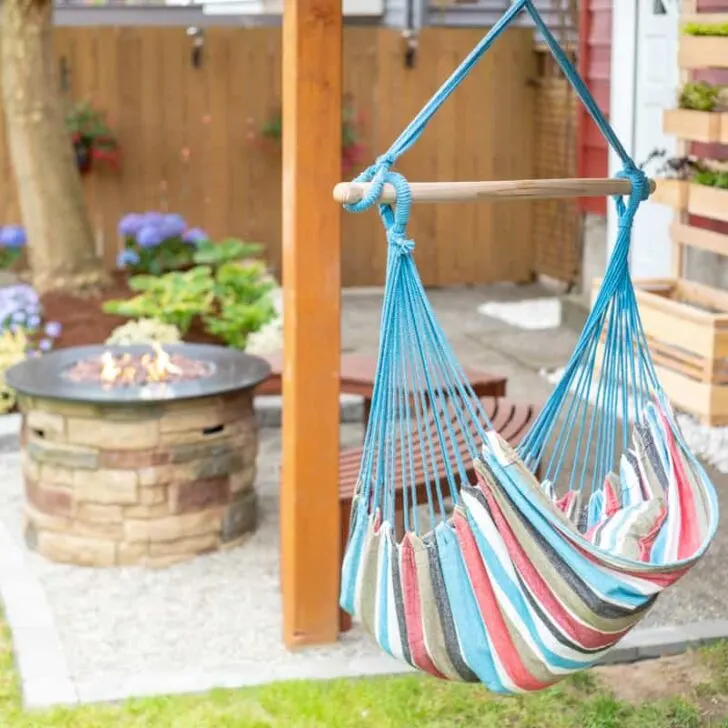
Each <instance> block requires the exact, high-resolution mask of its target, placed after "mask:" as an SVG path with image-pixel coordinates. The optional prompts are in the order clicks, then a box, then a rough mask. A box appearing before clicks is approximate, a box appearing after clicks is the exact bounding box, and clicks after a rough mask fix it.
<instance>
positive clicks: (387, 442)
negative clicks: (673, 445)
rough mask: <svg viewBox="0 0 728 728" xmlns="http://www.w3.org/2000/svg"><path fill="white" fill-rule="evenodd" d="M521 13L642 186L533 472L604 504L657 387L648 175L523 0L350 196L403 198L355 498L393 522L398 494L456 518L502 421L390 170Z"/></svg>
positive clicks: (528, 459)
mask: <svg viewBox="0 0 728 728" xmlns="http://www.w3.org/2000/svg"><path fill="white" fill-rule="evenodd" d="M522 10H525V11H526V12H528V13H529V15H530V16H531V17H532V18H533V20H534V22H535V24H536V27H537V28H538V29H539V31H540V32H541V34H542V36H543V38H544V39H545V41H546V44H547V45H548V47H549V49H550V50H551V52H552V53H553V56H554V58H555V59H556V62H557V63H558V65H559V66H560V67H561V69H562V70H563V72H564V74H565V76H566V78H567V79H568V80H569V82H570V83H571V84H572V86H573V87H574V89H575V92H576V94H577V95H578V96H579V98H580V99H581V101H582V102H583V103H584V105H585V107H586V108H587V110H588V112H589V114H590V115H591V116H592V118H593V119H594V121H595V123H596V124H597V126H598V128H599V129H600V131H601V133H602V134H603V135H604V137H605V139H606V140H607V142H608V143H609V145H610V146H611V147H612V148H613V149H614V150H615V152H616V153H617V154H618V155H619V157H620V158H621V160H622V163H623V170H622V171H621V172H620V173H619V174H618V175H617V176H618V177H621V178H624V179H627V180H629V182H630V185H631V192H630V194H629V196H628V197H627V198H626V199H625V198H621V197H618V198H615V201H614V202H615V205H616V210H617V217H618V234H617V241H616V244H615V246H614V249H613V252H612V255H611V256H610V260H609V262H608V264H607V270H606V272H605V274H604V279H603V282H602V286H601V289H600V291H599V293H598V295H597V297H596V300H595V302H594V305H593V307H592V310H591V312H590V313H589V316H588V317H587V320H586V323H585V325H584V329H583V331H582V333H581V335H580V336H579V339H578V341H577V344H576V346H575V348H574V352H573V354H572V356H571V358H570V359H569V362H568V363H567V365H566V367H565V370H564V374H563V376H562V378H561V380H560V381H559V383H558V384H557V385H556V387H555V388H554V391H553V393H552V395H551V397H550V398H549V400H548V401H547V403H546V404H545V406H544V407H543V409H542V411H541V413H540V415H539V416H538V418H537V419H536V421H535V422H534V424H533V426H532V427H531V429H530V431H529V432H528V434H527V436H526V437H525V438H524V440H523V442H522V443H521V446H520V448H519V454H520V455H521V457H522V458H523V460H524V462H525V463H526V464H527V466H528V467H530V468H532V469H534V468H536V467H537V466H539V465H540V464H542V463H544V464H545V466H546V467H545V475H546V479H547V480H548V481H549V482H550V483H553V484H555V485H556V484H558V483H563V484H568V488H569V489H570V490H572V491H576V492H579V493H581V492H584V491H586V490H587V488H589V489H590V490H591V491H592V492H593V493H594V494H596V495H595V497H594V499H592V500H591V501H590V505H589V508H590V509H591V510H594V509H595V508H596V507H597V505H598V503H599V498H600V497H601V496H599V493H600V492H601V488H602V485H603V483H604V479H605V477H606V475H607V473H608V472H610V470H612V469H614V468H615V467H616V463H617V460H618V453H617V446H618V444H619V445H621V448H622V450H624V449H625V448H627V447H628V445H629V432H628V427H629V423H630V421H631V420H635V421H639V420H640V418H641V411H642V407H643V405H644V404H645V402H646V401H647V399H648V398H649V397H650V396H651V394H652V390H657V389H658V384H657V378H656V376H655V372H654V367H653V365H652V362H651V359H650V356H649V352H648V350H647V342H646V339H645V335H644V331H643V329H642V325H641V323H640V320H639V312H638V308H637V300H636V295H635V292H634V288H633V286H632V282H631V279H630V276H629V249H630V242H631V241H630V238H631V232H632V225H633V221H634V216H635V214H636V212H637V209H638V208H639V205H640V204H641V202H642V201H643V200H645V199H646V198H647V197H648V195H649V188H648V182H647V178H646V177H645V175H644V174H643V173H642V172H641V171H640V170H639V169H637V167H636V166H635V164H634V162H633V161H632V159H631V158H630V157H629V155H628V154H627V152H626V151H625V150H624V148H623V146H622V145H621V143H620V142H619V140H618V139H617V137H616V135H615V134H614V131H613V130H612V129H611V127H610V126H609V123H608V122H607V120H606V118H605V117H604V115H603V114H602V112H601V111H600V110H599V107H598V105H597V104H596V102H595V101H594V99H593V97H592V96H591V94H590V92H589V90H588V89H587V87H586V85H585V84H584V82H583V81H582V80H581V78H580V77H579V74H578V73H577V71H576V69H575V68H574V66H573V65H572V63H571V61H570V60H569V58H568V56H567V55H566V54H565V53H564V51H563V50H562V49H561V48H560V47H559V45H558V43H557V42H556V40H555V39H554V37H553V35H552V34H551V33H550V32H549V30H548V28H547V27H546V25H545V24H544V22H543V20H542V19H541V17H540V15H539V14H538V12H537V11H536V9H535V7H534V6H533V2H532V0H516V2H514V3H513V5H512V6H511V7H510V8H509V10H508V11H507V12H506V13H505V14H504V16H503V17H502V18H501V19H500V20H499V21H498V23H496V25H495V26H493V28H492V29H491V30H490V31H489V32H488V34H487V35H486V36H485V37H484V38H483V39H482V40H481V41H480V43H478V45H477V46H476V47H475V48H474V49H473V51H472V52H471V53H470V54H469V55H468V57H467V58H466V59H465V60H464V61H463V63H462V64H461V65H460V66H459V67H458V68H457V69H456V70H455V72H454V73H453V74H452V75H451V76H450V78H449V79H448V80H447V81H446V82H445V83H444V84H443V86H442V87H441V88H440V89H439V91H438V92H437V93H436V94H435V95H434V96H433V98H432V99H431V100H430V101H429V102H428V103H427V104H426V105H425V106H424V107H423V109H422V110H421V111H420V113H419V114H418V115H417V116H416V117H415V118H414V120H413V121H412V122H411V123H410V124H409V125H408V126H407V128H406V129H405V130H404V131H403V132H402V134H400V136H399V137H398V138H397V140H396V141H395V142H394V144H393V145H392V146H391V147H390V149H389V150H388V151H387V152H386V153H385V154H383V155H382V156H380V157H379V158H378V159H377V160H376V161H375V163H374V164H373V165H371V166H370V167H369V168H368V169H366V170H365V171H364V172H362V174H360V175H359V176H358V177H357V178H356V180H355V181H356V182H369V183H371V186H370V188H369V190H368V192H367V194H366V196H365V197H364V199H362V200H361V201H360V202H358V203H356V204H353V205H346V206H345V208H346V209H347V210H350V211H352V212H361V211H363V210H367V209H369V208H371V207H372V206H373V205H374V204H376V203H377V200H378V199H379V197H380V195H381V192H382V189H383V187H384V185H385V184H390V185H392V186H393V187H394V189H395V192H396V205H392V204H379V205H378V208H379V214H380V217H381V219H382V223H383V225H384V228H385V231H386V237H387V242H388V255H387V277H386V283H385V291H384V302H383V305H382V318H381V328H380V344H379V355H378V359H377V369H376V377H375V386H374V393H373V396H372V407H371V412H370V415H369V422H368V424H367V432H366V436H365V441H364V451H363V456H362V462H361V468H360V473H359V485H358V489H359V495H360V498H359V499H357V503H359V504H361V507H363V508H365V509H366V511H367V512H368V513H377V512H378V513H380V514H381V516H382V518H383V520H384V521H387V522H389V523H390V524H394V522H395V507H396V501H397V498H396V496H397V493H398V492H401V505H402V507H403V510H404V527H405V529H406V530H408V531H410V530H411V531H414V532H417V533H420V532H421V531H422V530H423V529H424V526H423V527H422V528H421V527H420V520H421V518H422V517H423V516H424V515H426V519H425V520H426V521H427V522H428V523H427V527H428V528H434V527H435V526H436V524H437V522H438V521H443V520H446V518H447V512H448V511H447V504H446V500H447V499H448V498H451V499H452V501H453V503H455V504H458V503H459V490H460V486H461V485H462V484H463V483H464V482H465V481H466V480H467V478H468V468H469V466H470V463H471V461H472V460H473V459H475V458H477V457H478V456H479V454H480V448H481V447H482V446H483V443H484V441H485V440H486V436H487V432H488V430H490V429H492V428H493V424H492V422H491V421H490V419H489V417H488V414H487V413H486V411H485V409H484V406H483V404H482V402H481V401H480V400H479V399H478V398H477V397H476V396H475V393H474V392H473V389H472V387H471V386H470V384H469V381H468V378H467V376H466V375H465V372H464V371H463V369H462V367H461V365H460V364H459V363H458V361H457V358H456V357H455V354H454V352H453V350H452V347H451V346H450V344H449V343H448V341H447V337H446V336H445V333H444V331H443V330H442V327H441V326H440V324H439V322H438V320H437V316H436V315H435V312H434V310H433V308H432V306H431V304H430V302H429V300H428V298H427V294H426V292H425V289H424V286H423V284H422V281H421V279H420V277H419V273H418V271H417V267H416V265H415V262H414V259H413V251H414V242H413V241H412V240H410V239H409V238H408V237H407V223H408V221H409V215H410V209H411V193H410V188H409V184H408V182H407V180H406V179H405V178H404V177H403V176H402V175H401V174H398V173H396V172H393V171H392V167H393V166H394V165H395V163H396V161H397V159H398V158H399V157H400V155H401V154H403V153H404V152H406V151H407V150H408V149H409V148H410V147H411V146H412V145H413V144H414V143H415V142H416V141H417V139H418V138H419V137H420V136H421V134H422V132H423V131H424V129H425V128H426V126H427V124H428V123H429V121H430V120H431V119H432V117H433V116H434V114H435V113H436V112H437V110H438V109H439V108H440V107H441V106H442V104H443V103H444V102H445V101H446V100H447V99H448V98H449V96H450V95H451V94H452V93H453V91H454V90H455V89H456V88H457V87H458V86H459V84H460V83H461V82H462V80H463V79H464V78H465V77H466V76H467V75H468V73H469V72H470V70H471V69H472V68H473V67H474V65H475V64H476V63H477V62H478V61H479V59H480V58H481V57H482V56H483V54H484V53H485V52H486V51H487V50H488V48H490V46H491V45H492V44H493V42H494V41H495V40H496V39H497V38H498V36H499V35H500V34H501V33H502V32H503V31H504V30H505V29H506V28H507V27H508V25H509V24H510V23H511V22H512V21H513V19H514V18H515V17H516V16H517V15H518V13H520V12H521V11H522ZM630 395H631V398H630ZM630 412H631V414H630ZM620 428H621V430H622V433H621V435H622V436H621V438H620V437H618V435H619V430H620ZM418 487H419V488H420V489H422V490H424V498H423V499H422V500H423V501H424V502H423V503H422V505H424V506H425V508H424V510H425V513H423V512H422V511H421V510H420V509H419V506H420V505H421V504H420V500H421V498H420V495H421V494H420V493H418Z"/></svg>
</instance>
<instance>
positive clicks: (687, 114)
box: [662, 109, 728, 144]
mask: <svg viewBox="0 0 728 728" xmlns="http://www.w3.org/2000/svg"><path fill="white" fill-rule="evenodd" d="M723 117H728V114H722V113H718V112H715V111H693V110H691V109H665V111H664V112H663V115H662V128H663V130H664V131H665V133H666V134H672V135H674V136H676V137H679V138H680V139H690V140H692V141H696V142H706V143H708V144H712V143H715V142H719V141H720V139H721V130H722V126H723V124H724V123H725V124H726V126H728V121H725V122H724V120H723Z"/></svg>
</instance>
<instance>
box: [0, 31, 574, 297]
mask: <svg viewBox="0 0 728 728" xmlns="http://www.w3.org/2000/svg"><path fill="white" fill-rule="evenodd" d="M482 33H483V31H482V30H481V29H444V28H426V29H425V30H424V31H423V33H422V35H421V38H420V43H419V48H418V51H417V54H416V58H415V64H414V67H413V68H407V67H406V66H405V60H404V59H405V56H404V51H405V46H404V43H403V42H402V38H401V36H400V34H399V33H398V32H397V31H396V30H391V29H383V28H375V27H366V28H363V27H351V28H347V29H346V30H345V34H344V36H345V41H344V93H345V94H347V95H348V96H349V97H350V98H351V101H352V105H353V106H354V108H355V109H356V110H357V111H359V112H361V114H362V115H363V116H364V119H365V123H364V125H363V127H362V129H361V139H360V141H361V142H362V143H363V144H364V146H365V147H366V158H365V159H364V160H363V162H362V165H361V166H362V167H364V166H366V164H368V163H369V162H370V161H371V160H373V159H374V158H375V157H376V156H377V155H378V154H381V153H382V152H383V151H385V150H386V149H387V147H388V146H389V145H390V144H391V143H392V142H393V141H394V139H395V138H396V137H397V136H398V135H399V133H400V132H401V131H402V130H403V129H404V128H405V126H406V125H407V123H408V122H409V121H410V120H411V118H412V117H413V116H414V114H416V113H417V112H418V111H419V110H420V108H421V107H422V106H423V105H424V103H425V102H426V101H427V100H428V99H429V97H430V96H431V95H432V93H434V91H436V89H437V88H438V87H439V85H440V84H441V83H442V82H443V81H444V80H445V78H446V77H447V76H448V75H449V74H450V73H451V72H452V70H453V69H454V68H455V65H456V64H457V63H458V62H459V61H460V60H462V59H463V58H464V57H465V55H466V54H467V53H468V52H469V51H470V49H471V48H472V46H473V45H474V44H475V43H476V42H477V40H478V39H479V38H480V36H481V35H482ZM55 46H56V53H57V55H58V57H59V60H60V58H61V57H62V56H65V58H66V62H67V63H68V65H69V69H70V85H71V88H70V90H69V92H68V96H69V100H70V99H72V100H74V101H79V100H82V99H83V98H92V100H93V101H94V102H95V104H96V105H97V106H98V107H99V108H100V109H103V110H105V111H106V112H107V113H108V115H109V119H110V121H111V123H112V127H113V129H114V132H115V133H116V135H117V136H118V139H119V142H120V145H121V150H122V169H121V171H120V172H119V173H118V174H115V173H113V172H108V171H106V170H101V169H97V170H95V171H93V172H92V173H91V174H90V175H89V176H88V178H87V180H85V187H86V190H87V195H88V200H89V206H90V208H91V219H92V224H93V227H94V231H95V233H96V236H97V240H98V241H99V244H100V245H101V246H103V251H104V256H105V259H106V261H107V263H108V264H109V265H110V266H111V265H113V262H114V259H115V257H116V253H117V250H118V244H119V243H118V237H117V233H116V227H117V223H118V220H119V217H120V216H121V215H122V214H124V213H126V212H134V211H136V212H142V211H145V210H149V209H161V210H164V211H171V212H178V213H180V214H182V215H183V216H184V217H185V218H186V219H187V220H188V222H189V223H190V224H192V225H196V226H200V227H204V228H206V229H207V230H208V232H209V233H210V234H211V235H212V236H213V237H215V238H219V237H223V236H229V235H230V236H236V237H241V238H243V239H246V240H251V241H255V242H261V243H264V244H265V246H266V257H267V260H268V262H269V265H270V266H271V268H272V269H273V270H274V271H275V272H276V273H277V274H280V261H281V249H280V246H281V154H280V145H279V144H278V143H276V142H273V143H267V144H266V143H263V142H261V139H260V131H261V128H262V126H263V125H264V124H265V123H266V121H267V120H269V119H270V117H271V114H272V112H274V111H275V109H276V107H279V106H280V98H281V30H280V28H215V27H213V28H208V29H206V31H205V44H204V50H203V58H202V66H201V67H200V68H199V69H195V68H193V66H192V56H191V53H192V39H191V38H190V37H188V36H187V34H186V30H185V28H176V27H175V28H165V27H139V28H133V27H125V28H110V27H109V28H83V27H78V28H58V29H57V30H56V33H55ZM537 55H538V54H536V53H535V52H534V50H533V46H532V39H531V34H530V32H529V31H528V30H527V29H511V30H509V31H508V32H506V33H505V34H504V36H503V37H502V38H501V39H500V40H499V42H498V43H497V44H495V45H494V46H493V48H492V49H491V51H490V52H489V53H488V54H487V55H486V56H485V57H484V58H483V60H482V62H481V63H480V64H479V66H478V67H476V68H475V69H474V70H473V72H472V74H471V77H469V78H468V79H467V80H466V81H465V82H464V84H463V88H462V90H460V91H458V92H457V93H456V94H454V95H453V97H452V98H451V99H450V100H449V101H448V102H447V104H446V105H445V106H444V107H443V108H442V110H441V112H440V114H439V115H438V116H437V117H436V118H435V119H434V120H433V122H432V124H431V125H430V127H429V128H428V129H427V130H426V132H425V134H424V135H423V137H422V139H421V140H420V142H419V143H418V144H417V145H416V146H415V147H414V148H413V149H411V150H410V151H409V152H407V153H406V154H405V155H404V157H403V158H402V160H401V161H400V163H399V165H398V169H399V170H400V171H401V172H402V173H403V174H405V176H407V177H408V178H409V179H412V180H413V181H434V180H438V179H441V180H443V179H452V180H455V179H461V180H466V179H498V178H501V179H518V178H533V177H536V176H542V177H543V176H551V177H558V176H570V164H571V161H570V159H571V158H570V157H569V154H568V150H567V151H565V149H566V147H565V146H564V143H562V142H561V141H559V140H561V139H562V137H563V131H562V130H563V129H564V128H565V126H566V125H565V123H564V118H565V116H566V115H567V114H569V113H573V111H571V110H570V108H569V104H568V103H565V102H564V100H563V99H564V95H563V87H559V81H558V80H553V81H550V80H549V81H546V82H545V85H544V88H543V89H541V90H535V89H534V87H533V86H532V85H530V84H529V81H530V80H531V79H532V78H533V77H534V76H535V74H536V58H537ZM323 141H324V140H322V139H312V140H311V144H313V145H316V144H321V143H323ZM567 146H568V145H567ZM358 171H359V170H358V169H357V170H354V171H353V172H352V176H353V175H354V174H356V173H358ZM0 175H1V176H0V225H3V224H9V223H16V222H19V214H18V206H17V197H16V194H15V189H14V182H13V179H12V175H11V168H10V161H9V157H8V153H7V149H6V146H5V143H4V120H3V119H2V118H0ZM326 204H329V201H328V200H327V201H326ZM342 215H343V216H344V217H343V220H342V224H343V236H342V237H343V249H342V282H343V284H344V285H346V286H367V285H381V284H382V283H383V281H384V271H385V265H386V253H387V250H386V242H385V240H384V236H383V232H382V228H381V224H380V222H379V218H378V216H377V214H376V212H374V211H372V212H370V213H369V214H362V215H352V214H349V213H345V212H342ZM577 227H578V219H577V218H576V217H573V216H569V215H566V216H564V215H563V212H562V207H561V206H559V203H554V204H552V203H541V202H539V203H530V202H519V203H507V204H497V205H495V204H488V203H484V204H478V205H470V206H465V205H458V206H439V207H436V206H421V207H418V208H417V209H416V210H415V211H414V213H413V216H412V221H411V224H410V228H409V234H410V236H411V237H412V238H413V239H414V240H415V241H416V245H417V248H416V259H417V263H418V266H419V268H420V273H421V276H422V279H423V281H424V283H425V284H426V285H430V286H446V285H454V284H474V283H486V282H492V281H498V280H512V281H522V280H526V279H527V278H528V277H529V276H531V275H532V274H533V272H534V271H539V272H548V273H549V274H558V275H560V276H561V277H565V276H567V275H569V274H568V273H565V272H564V271H565V270H567V269H568V270H569V271H573V270H575V257H574V256H578V248H577V246H575V245H573V244H572V243H570V242H569V241H573V240H574V239H575V238H574V236H575V235H576V233H575V230H576V229H577ZM565 240H566V242H565ZM569 245H570V246H571V247H568V246H569ZM565 246H566V247H565ZM565 250H566V251H567V252H566V255H565V252H564V251H565ZM564 256H565V257H564Z"/></svg>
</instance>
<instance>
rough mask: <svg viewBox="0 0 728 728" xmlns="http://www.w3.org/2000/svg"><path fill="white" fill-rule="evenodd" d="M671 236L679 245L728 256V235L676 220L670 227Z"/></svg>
mask: <svg viewBox="0 0 728 728" xmlns="http://www.w3.org/2000/svg"><path fill="white" fill-rule="evenodd" d="M670 236H671V237H672V240H673V242H675V243H677V244H679V245H686V246H688V247H689V248H696V249H698V250H705V251H706V252H708V253H716V254H717V255H726V256H728V235H723V234H722V233H716V232H713V231H712V230H703V229H702V228H697V227H693V226H692V225H684V224H683V223H679V222H675V223H673V224H672V226H671V227H670Z"/></svg>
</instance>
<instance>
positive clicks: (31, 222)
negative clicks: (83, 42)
mask: <svg viewBox="0 0 728 728" xmlns="http://www.w3.org/2000/svg"><path fill="white" fill-rule="evenodd" d="M0 63H1V64H2V65H1V69H2V70H1V72H2V91H3V103H4V108H5V118H6V128H7V143H8V147H9V151H10V159H11V161H12V166H13V171H14V174H15V179H16V183H17V190H18V197H19V201H20V210H21V213H22V216H23V222H24V225H25V229H26V233H27V236H28V256H29V263H30V267H31V271H32V280H33V285H34V286H35V287H36V289H37V290H38V291H39V292H41V293H45V292H48V291H51V290H67V291H74V292H80V291H83V290H84V289H89V288H95V287H98V286H99V285H100V284H102V283H103V282H104V280H105V273H104V271H103V268H102V264H101V261H100V260H99V259H98V257H97V255H96V250H95V245H94V238H93V231H92V229H91V223H90V221H89V216H88V211H87V209H86V202H85V199H84V193H83V187H82V185H81V179H80V176H79V174H78V170H77V169H76V165H75V161H74V158H73V150H72V145H71V140H70V138H69V135H68V132H67V131H66V127H65V114H64V105H63V100H62V97H61V94H60V90H59V87H58V84H57V82H56V74H55V64H56V60H55V54H54V49H53V3H52V0H0Z"/></svg>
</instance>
